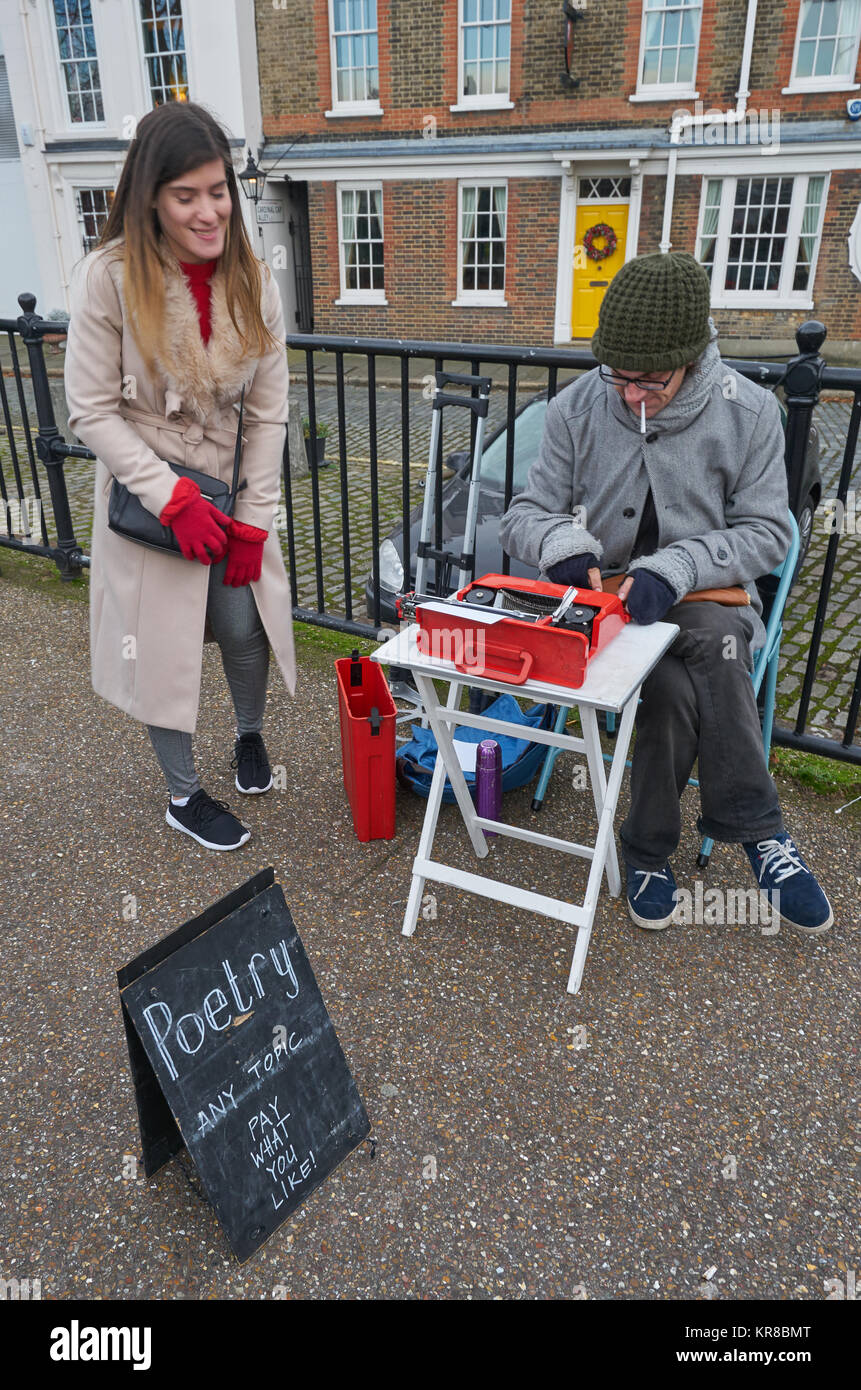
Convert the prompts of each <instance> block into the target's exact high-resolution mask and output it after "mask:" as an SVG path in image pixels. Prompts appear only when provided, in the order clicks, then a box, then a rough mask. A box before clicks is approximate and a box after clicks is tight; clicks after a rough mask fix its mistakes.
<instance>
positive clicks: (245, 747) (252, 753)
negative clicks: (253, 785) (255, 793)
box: [230, 734, 263, 781]
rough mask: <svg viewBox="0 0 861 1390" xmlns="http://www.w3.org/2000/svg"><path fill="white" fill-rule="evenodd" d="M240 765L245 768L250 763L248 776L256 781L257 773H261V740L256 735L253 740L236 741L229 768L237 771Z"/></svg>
mask: <svg viewBox="0 0 861 1390" xmlns="http://www.w3.org/2000/svg"><path fill="white" fill-rule="evenodd" d="M240 763H242V764H244V765H245V766H246V767H247V766H248V764H249V763H250V764H251V766H250V769H249V771H250V775H251V777H252V778H253V779H254V780H255V781H256V779H257V775H258V773H262V772H263V740H262V738H261V737H260V735H259V734H258V735H257V736H256V737H255V738H249V739H238V740H237V746H236V752H235V754H234V756H233V757H232V758H231V759H230V766H231V767H235V768H236V769H237V770H238V769H239V765H240Z"/></svg>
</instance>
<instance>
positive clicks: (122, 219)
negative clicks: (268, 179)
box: [99, 101, 277, 375]
mask: <svg viewBox="0 0 861 1390" xmlns="http://www.w3.org/2000/svg"><path fill="white" fill-rule="evenodd" d="M214 159H220V160H221V161H222V163H223V164H224V174H225V178H226V179H227V186H228V189H229V192H230V201H231V204H232V206H231V211H230V219H229V221H228V223H227V226H226V228H225V238H224V250H223V251H222V253H221V256H220V258H219V260H220V269H221V270H223V272H224V276H225V292H226V297H227V306H228V310H229V312H230V318H231V321H232V323H233V326H234V328H235V329H236V331H237V334H238V335H239V339H240V341H241V343H242V347H243V351H245V352H247V353H249V354H250V355H252V356H255V357H262V356H263V354H264V353H266V352H268V351H269V349H270V347H272V346H273V345H275V344H276V342H277V339H276V338H275V337H274V336H273V334H272V333H271V332H270V331H269V329H268V328H267V326H266V324H265V322H264V320H263V314H262V312H261V309H260V298H261V295H260V289H261V274H266V275H268V274H269V270H268V267H267V266H265V265H264V266H261V263H260V262H259V261H258V260H257V257H256V256H255V255H254V252H253V250H252V249H251V243H250V242H249V240H248V234H247V232H246V230H245V223H244V222H243V220H242V212H241V210H240V196H239V187H238V185H237V182H236V175H235V173H234V169H233V161H232V159H231V155H230V145H229V144H228V140H227V136H226V135H225V133H224V131H223V130H222V128H221V126H220V125H219V123H218V122H217V121H216V120H215V118H214V117H213V116H212V115H210V113H209V112H208V111H207V110H206V108H205V107H203V106H198V105H196V104H195V103H192V102H178V101H169V102H166V103H165V104H164V105H163V106H157V107H156V108H155V110H154V111H150V112H148V113H147V115H146V116H144V117H143V118H142V119H141V120H140V121H139V122H138V126H137V134H136V135H135V138H134V139H133V140H132V142H131V145H130V146H129V151H128V154H127V155H126V161H125V164H124V165H123V170H122V173H121V174H120V179H119V183H118V184H117V191H116V193H115V194H114V200H113V203H112V205H111V210H110V214H109V216H108V220H107V223H106V225H105V228H104V231H103V232H102V235H101V237H100V239H99V246H100V247H103V246H106V245H107V243H108V242H113V241H117V240H119V241H120V242H121V244H120V245H117V246H116V248H115V249H114V254H115V255H117V256H121V257H122V260H123V291H124V294H125V300H126V306H127V308H128V312H129V316H130V320H131V328H132V332H133V333H134V336H135V338H136V340H137V344H138V347H139V348H140V350H141V355H142V356H143V359H144V361H145V362H146V365H147V369H148V371H149V372H150V373H151V374H152V375H154V374H155V371H156V357H158V358H159V359H160V360H161V361H162V363H163V364H164V365H165V366H166V367H167V368H168V369H172V368H173V367H174V365H175V364H174V363H173V360H172V357H171V344H170V343H167V342H165V340H164V339H165V333H164V271H165V270H166V269H167V267H168V264H169V263H168V260H167V257H166V255H165V250H164V244H163V242H162V238H161V227H160V225H159V221H158V214H157V212H156V210H155V208H154V206H153V204H154V203H155V200H156V196H157V194H158V191H159V189H160V188H161V186H162V185H163V184H165V183H171V182H172V181H173V180H174V179H178V178H180V177H181V175H182V174H187V173H189V172H190V171H191V170H192V169H197V168H199V167H200V165H201V164H209V163H210V162H211V161H212V160H214ZM237 309H238V311H239V314H238V318H237Z"/></svg>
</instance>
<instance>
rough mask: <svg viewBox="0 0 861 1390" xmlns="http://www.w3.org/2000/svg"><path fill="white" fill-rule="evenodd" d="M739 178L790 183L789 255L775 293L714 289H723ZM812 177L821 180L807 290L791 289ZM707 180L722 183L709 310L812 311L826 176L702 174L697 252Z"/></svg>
mask: <svg viewBox="0 0 861 1390" xmlns="http://www.w3.org/2000/svg"><path fill="white" fill-rule="evenodd" d="M740 178H741V179H748V178H750V179H760V178H761V179H767V178H791V179H792V181H793V182H792V202H791V204H790V209H789V219H788V221H787V226H786V245H787V247H788V248H789V249H790V254H789V255H786V256H785V257H784V260H783V265H782V268H781V275H780V284H779V285H778V287H777V289H776V290H726V289H723V288H721V289H718V288H717V287H718V286H723V284H724V283H725V279H726V263H727V258H728V255H729V243H730V226H731V224H732V212H733V207H734V206H735V193H736V185H737V181H738V179H740ZM815 178H824V179H825V182H824V184H823V186H822V202H821V203H820V206H819V226H818V228H817V231H816V248H815V250H814V252H813V259H812V261H811V263H810V277H809V279H808V282H807V288H806V289H804V290H793V289H791V288H788V287H789V286H791V284H792V280H793V278H794V276H795V267H796V263H797V260H798V245H799V238H800V236H801V226H802V220H803V217H804V206H805V203H806V200H807V188H808V183H809V180H810V179H815ZM710 179H721V180H722V181H723V182H722V187H721V202H720V213H719V215H718V225H717V230H716V232H715V258H714V263H713V266H712V291H711V307H712V308H713V309H812V308H813V286H814V284H815V283H816V267H817V265H818V262H819V251H820V248H821V246H822V229H823V226H824V222H825V209H826V207H827V206H828V190H829V184H830V174H829V173H828V172H827V171H825V170H820V169H815V170H812V171H809V172H804V173H798V172H795V171H794V170H786V171H785V172H784V171H783V170H781V171H773V172H769V173H767V174H766V173H755V174H754V173H740V174H719V173H714V174H713V173H709V172H706V173H704V174H703V177H702V186H701V188H700V208H699V214H698V217H697V233H696V241H695V242H694V246H695V247H696V249H697V252H698V251H699V245H700V240H701V238H702V236H703V221H704V213H705V205H706V189H707V187H708V182H709V180H710Z"/></svg>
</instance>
